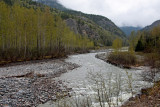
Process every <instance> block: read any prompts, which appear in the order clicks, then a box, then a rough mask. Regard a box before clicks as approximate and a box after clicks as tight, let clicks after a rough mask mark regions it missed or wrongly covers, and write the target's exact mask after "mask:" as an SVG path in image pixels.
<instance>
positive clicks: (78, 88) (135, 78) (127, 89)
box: [39, 52, 151, 107]
mask: <svg viewBox="0 0 160 107" xmlns="http://www.w3.org/2000/svg"><path fill="white" fill-rule="evenodd" d="M99 53H103V52H99ZM96 54H98V53H87V54H79V55H71V56H69V58H67V59H66V60H65V61H66V62H71V63H76V64H78V65H80V67H79V68H76V69H73V70H70V71H69V72H67V73H64V74H62V75H61V76H60V77H58V78H56V79H58V80H62V81H63V82H64V83H65V84H66V85H67V87H70V88H72V89H73V91H72V93H71V94H72V97H71V98H66V99H72V98H73V97H74V99H75V98H76V100H80V99H83V98H84V96H87V98H88V97H89V98H90V100H92V102H91V105H92V106H93V107H99V106H100V104H99V102H98V101H97V99H96V97H95V96H96V95H97V91H96V90H95V84H94V83H93V82H91V81H92V80H91V79H89V77H90V75H92V74H93V75H94V76H96V75H99V74H100V75H101V76H103V78H104V79H106V78H107V79H110V80H108V81H111V83H113V84H114V83H117V82H118V83H119V84H120V85H119V86H120V91H119V94H118V95H119V97H118V98H120V96H121V101H120V99H119V100H118V105H121V104H122V103H124V102H125V101H127V100H128V99H129V98H130V97H131V95H132V94H133V95H135V94H138V93H139V92H140V90H141V88H145V87H148V86H150V85H151V84H149V83H147V82H144V81H142V78H141V76H140V74H141V72H142V68H141V69H130V70H127V69H123V68H119V67H116V66H114V65H111V64H108V63H106V62H104V61H103V60H100V59H97V58H96V57H95V55H96ZM95 78H96V77H95ZM107 79H106V81H107ZM106 83H107V82H106ZM129 83H130V84H129ZM115 86H116V85H115ZM108 87H112V88H109V89H111V90H114V89H115V88H113V86H112V85H110V86H108ZM131 88H132V90H131ZM107 89H108V88H107ZM116 90H117V89H116ZM73 93H74V94H73ZM113 93H114V92H113ZM131 93H132V94H131ZM110 97H112V98H111V100H112V102H115V101H116V96H115V95H112V96H111V95H110ZM66 99H65V100H66ZM67 101H68V100H67ZM83 101H84V100H83ZM56 104H57V102H56ZM116 104H117V103H116ZM53 105H54V106H55V102H52V103H51V102H48V103H46V104H43V105H39V107H49V106H51V107H53ZM111 105H114V104H111ZM105 106H106V107H107V106H108V104H107V103H105ZM79 107H80V106H79Z"/></svg>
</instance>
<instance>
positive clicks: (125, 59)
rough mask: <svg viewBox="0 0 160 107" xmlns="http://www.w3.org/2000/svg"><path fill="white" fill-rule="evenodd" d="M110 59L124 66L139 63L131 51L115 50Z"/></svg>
mask: <svg viewBox="0 0 160 107" xmlns="http://www.w3.org/2000/svg"><path fill="white" fill-rule="evenodd" d="M108 60H109V61H110V62H112V63H115V64H117V65H124V66H131V65H136V64H137V58H136V56H135V55H134V54H133V53H131V52H113V53H111V54H110V55H109V56H108Z"/></svg>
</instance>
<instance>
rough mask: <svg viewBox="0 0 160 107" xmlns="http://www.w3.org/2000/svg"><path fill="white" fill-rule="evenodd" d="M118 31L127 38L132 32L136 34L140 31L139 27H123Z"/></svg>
mask: <svg viewBox="0 0 160 107" xmlns="http://www.w3.org/2000/svg"><path fill="white" fill-rule="evenodd" d="M120 29H121V30H122V31H123V32H124V33H125V34H126V35H127V36H129V35H130V34H131V32H132V31H135V32H137V31H138V30H140V29H142V28H141V27H132V26H124V27H120Z"/></svg>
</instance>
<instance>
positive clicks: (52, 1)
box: [33, 0, 66, 10]
mask: <svg viewBox="0 0 160 107" xmlns="http://www.w3.org/2000/svg"><path fill="white" fill-rule="evenodd" d="M33 1H36V2H39V3H42V4H45V5H48V6H50V7H52V8H56V9H59V10H66V8H65V7H64V6H63V5H61V4H60V3H59V2H58V0H33Z"/></svg>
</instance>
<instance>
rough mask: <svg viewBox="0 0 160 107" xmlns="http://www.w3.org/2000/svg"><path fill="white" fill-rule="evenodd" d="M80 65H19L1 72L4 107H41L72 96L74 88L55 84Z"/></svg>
mask: <svg viewBox="0 0 160 107" xmlns="http://www.w3.org/2000/svg"><path fill="white" fill-rule="evenodd" d="M77 67H78V65H76V64H72V63H68V62H64V61H63V60H48V61H40V62H36V63H32V62H30V63H28V62H27V63H26V64H25V63H24V62H23V64H22V65H21V64H17V65H16V64H15V66H8V67H1V68H0V106H11V107H26V106H37V105H39V104H42V103H46V102H48V101H49V100H57V99H58V98H62V97H65V96H69V92H70V91H71V89H70V88H67V87H66V86H65V85H64V84H63V83H62V81H58V80H54V78H55V77H58V76H60V75H61V74H62V73H65V72H67V71H68V70H72V69H74V68H77Z"/></svg>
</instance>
